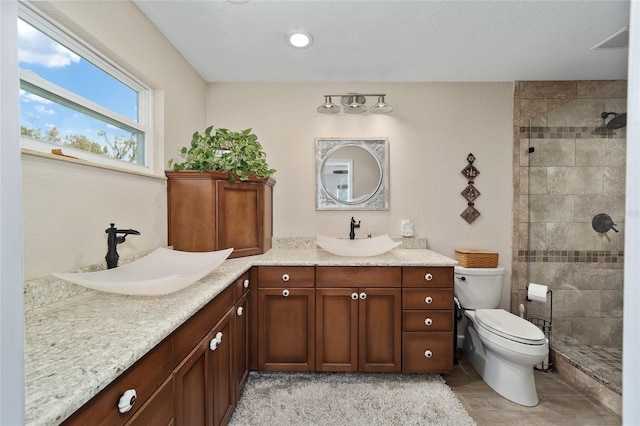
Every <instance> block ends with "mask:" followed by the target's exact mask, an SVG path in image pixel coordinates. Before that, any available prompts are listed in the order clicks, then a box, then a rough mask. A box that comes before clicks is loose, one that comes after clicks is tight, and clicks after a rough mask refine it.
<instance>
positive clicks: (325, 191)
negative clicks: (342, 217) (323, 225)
mask: <svg viewBox="0 0 640 426" xmlns="http://www.w3.org/2000/svg"><path fill="white" fill-rule="evenodd" d="M387 150H388V143H387V139H320V138H318V139H316V167H317V174H316V181H317V190H316V195H317V196H316V208H317V209H318V210H327V209H342V210H388V208H389V206H388V201H387V192H388V186H389V184H388V173H387V167H388V166H387V164H388V155H387Z"/></svg>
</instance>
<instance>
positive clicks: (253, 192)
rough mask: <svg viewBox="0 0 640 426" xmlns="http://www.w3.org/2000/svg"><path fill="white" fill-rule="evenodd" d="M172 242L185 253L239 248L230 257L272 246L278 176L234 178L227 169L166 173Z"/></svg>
mask: <svg viewBox="0 0 640 426" xmlns="http://www.w3.org/2000/svg"><path fill="white" fill-rule="evenodd" d="M165 174H166V176H167V203H168V222H169V234H168V237H169V245H171V246H173V248H174V249H175V250H182V251H214V250H222V249H226V248H229V247H233V248H234V250H233V253H231V255H230V256H229V257H231V258H233V257H242V256H251V255H256V254H262V253H264V252H266V251H268V250H269V249H270V248H271V236H272V230H273V186H274V184H275V181H274V180H273V179H266V180H261V179H249V180H248V181H245V182H239V181H236V182H230V181H229V175H228V174H227V173H222V172H203V173H201V172H197V171H178V172H173V171H166V172H165Z"/></svg>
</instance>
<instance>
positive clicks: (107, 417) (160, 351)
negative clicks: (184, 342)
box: [63, 336, 173, 426]
mask: <svg viewBox="0 0 640 426" xmlns="http://www.w3.org/2000/svg"><path fill="white" fill-rule="evenodd" d="M172 368H173V338H172V336H169V337H167V338H166V339H165V340H163V341H162V342H161V343H160V344H158V345H157V346H156V347H155V348H153V349H152V350H151V351H150V352H149V353H148V354H146V355H145V356H144V357H142V358H141V359H140V360H139V361H138V362H136V363H135V364H134V365H133V366H131V368H129V369H127V371H125V372H124V373H122V375H120V377H118V378H117V379H116V380H114V381H113V382H112V383H111V384H109V386H107V387H106V388H105V389H103V390H102V391H101V392H100V393H99V394H98V395H96V396H95V397H93V398H92V399H91V400H90V401H89V402H87V403H86V404H85V405H83V406H82V407H81V408H80V409H79V410H78V411H76V412H75V413H74V414H72V415H71V416H70V417H69V418H68V419H66V420H65V421H64V422H63V425H87V426H89V425H91V426H93V425H123V424H125V423H127V422H128V421H130V420H131V421H133V420H132V419H134V418H135V417H140V418H143V417H145V416H146V417H148V416H150V415H155V417H154V418H155V419H156V420H157V423H155V424H169V422H170V421H171V419H172V418H173V406H172V404H170V405H169V407H164V410H163V412H162V413H152V410H154V409H155V407H156V406H158V405H162V404H163V402H165V401H166V400H167V399H171V398H172V391H173V388H172V386H168V387H167V383H166V379H167V377H169V376H170V375H171V369H172ZM159 387H164V391H163V392H160V393H158V392H156V390H157V389H158V388H159ZM129 389H133V390H135V391H136V393H137V396H136V399H135V402H134V404H133V407H132V408H131V409H130V410H129V411H128V412H126V413H120V412H119V410H118V401H119V400H120V398H121V396H123V394H124V393H125V392H126V391H127V390H129Z"/></svg>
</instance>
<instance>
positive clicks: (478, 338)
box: [454, 266, 549, 407]
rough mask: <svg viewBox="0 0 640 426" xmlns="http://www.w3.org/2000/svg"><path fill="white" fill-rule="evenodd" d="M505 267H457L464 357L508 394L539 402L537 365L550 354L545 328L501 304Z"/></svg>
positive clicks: (531, 403)
mask: <svg viewBox="0 0 640 426" xmlns="http://www.w3.org/2000/svg"><path fill="white" fill-rule="evenodd" d="M503 278H504V268H463V267H461V266H456V267H455V282H454V286H455V295H456V297H457V299H458V301H459V302H460V305H461V307H462V309H463V311H464V314H465V316H466V317H467V318H468V321H467V322H468V325H467V328H466V331H465V337H464V347H463V348H464V356H465V357H467V358H468V359H469V360H470V361H471V365H473V368H475V370H476V371H477V372H478V374H480V375H481V376H482V379H483V380H484V381H485V382H486V383H487V384H488V385H489V386H490V387H491V388H492V389H493V390H495V391H496V392H498V393H499V394H500V395H502V396H503V397H505V398H507V399H509V400H511V401H513V402H516V403H518V404H521V405H526V406H529V407H533V406H535V405H537V404H538V394H537V392H536V383H535V379H534V376H533V366H534V365H536V364H539V363H540V362H542V361H543V360H544V359H545V358H546V357H547V356H548V354H549V342H548V340H547V339H546V338H545V336H544V333H543V332H542V330H540V329H539V328H538V327H536V326H535V325H533V324H532V323H530V322H529V321H527V320H525V319H523V318H520V317H519V316H517V315H514V314H512V313H510V312H507V311H505V310H503V309H496V308H497V307H498V305H499V304H500V296H501V294H502V281H503Z"/></svg>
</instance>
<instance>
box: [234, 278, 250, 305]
mask: <svg viewBox="0 0 640 426" xmlns="http://www.w3.org/2000/svg"><path fill="white" fill-rule="evenodd" d="M252 284H253V283H252V282H251V278H250V277H249V272H245V273H244V274H242V276H241V277H240V278H238V279H237V280H235V282H234V283H233V285H234V287H235V289H236V290H235V291H236V294H235V296H236V301H238V300H240V299H242V297H243V296H244V295H245V294H247V293H248V292H249V289H250V288H251V285H252Z"/></svg>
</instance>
